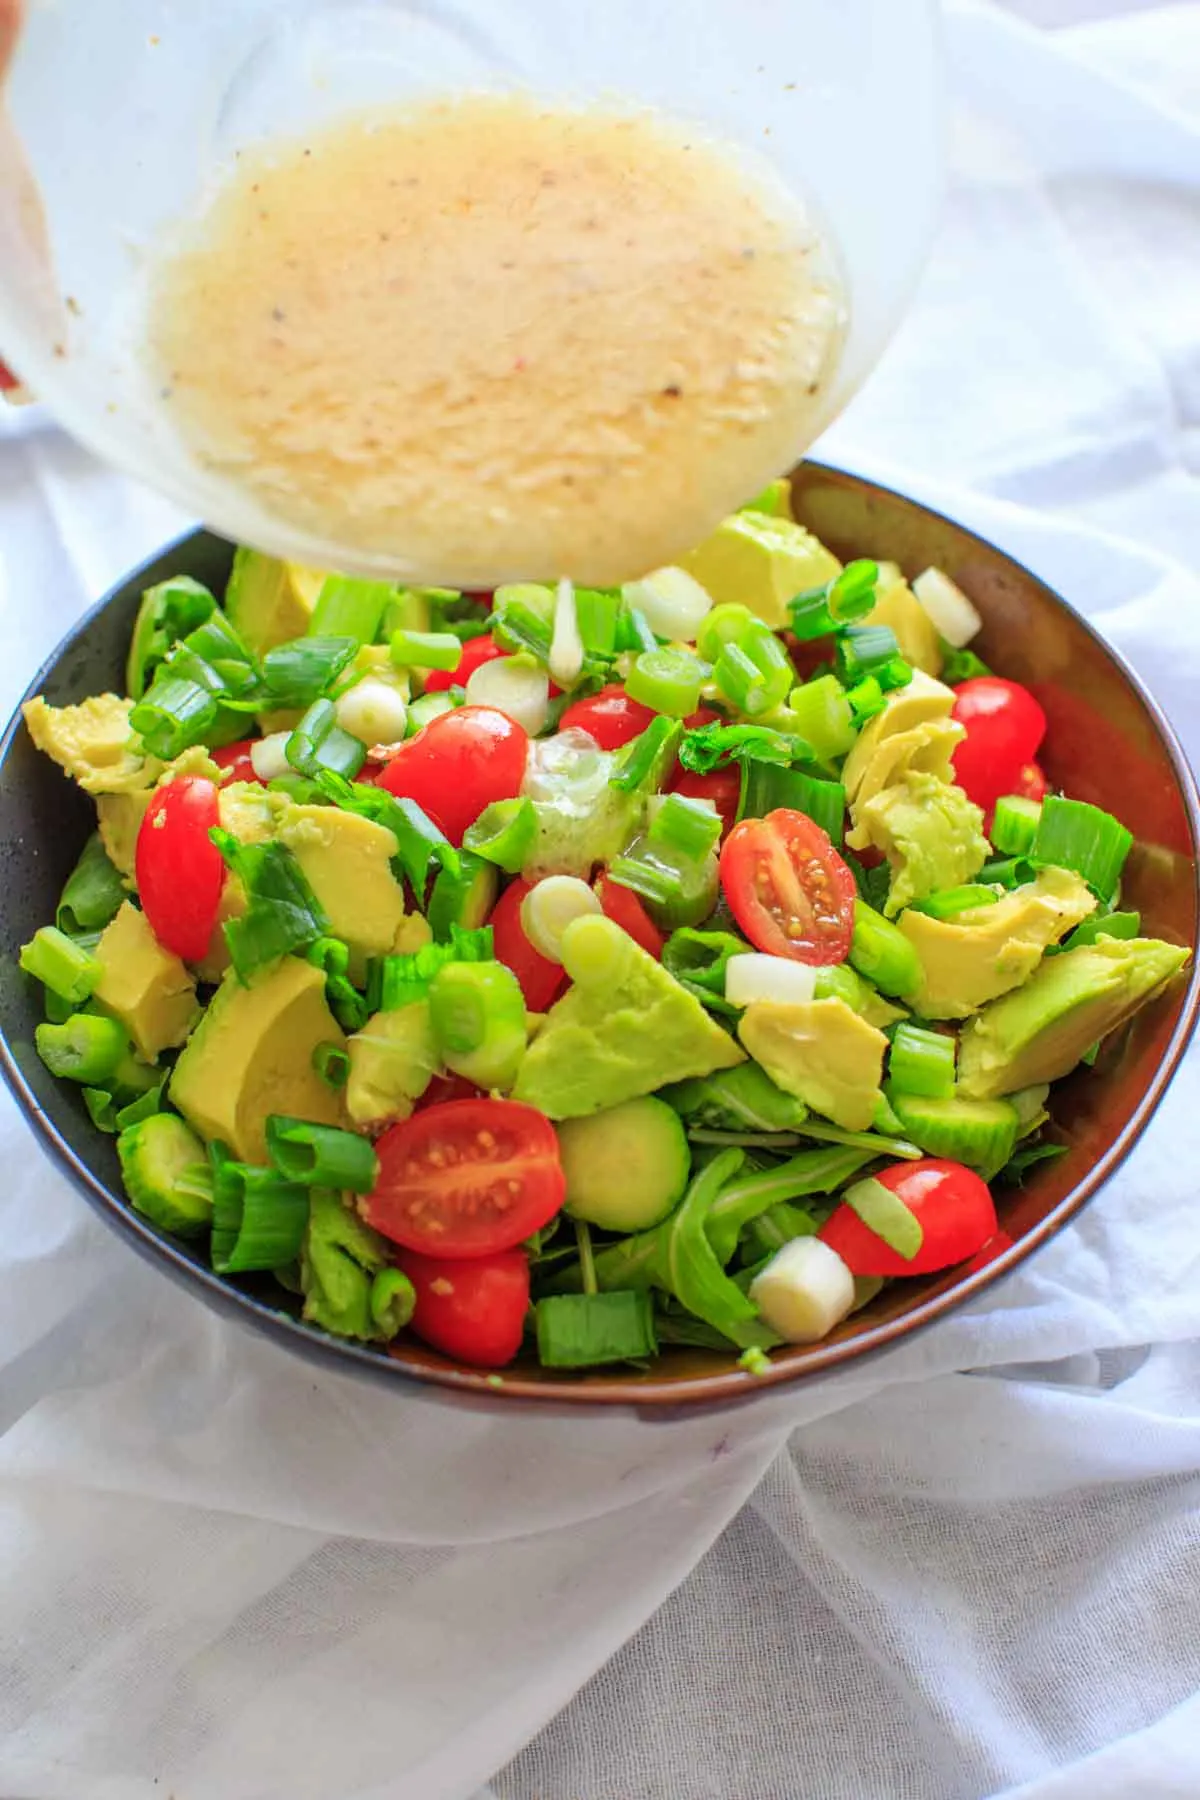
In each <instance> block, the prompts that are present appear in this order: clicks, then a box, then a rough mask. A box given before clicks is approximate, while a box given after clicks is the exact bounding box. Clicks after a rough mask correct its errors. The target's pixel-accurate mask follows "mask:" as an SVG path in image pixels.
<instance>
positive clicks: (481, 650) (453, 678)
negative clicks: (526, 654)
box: [425, 637, 508, 694]
mask: <svg viewBox="0 0 1200 1800" xmlns="http://www.w3.org/2000/svg"><path fill="white" fill-rule="evenodd" d="M507 655H508V651H507V650H502V649H501V648H500V646H499V644H497V643H495V642H494V641H493V639H491V638H490V637H474V638H468V639H467V641H466V643H465V644H464V645H463V647H462V655H461V656H460V657H459V659H458V667H457V668H454V669H430V670H429V672H428V674H427V675H426V677H425V692H426V693H427V694H444V693H445V692H446V690H447V688H452V687H465V686H466V685H467V679H468V677H469V676H471V675H473V674H474V673H475V671H476V669H479V668H482V667H483V664H484V663H486V662H494V661H495V659H496V657H498V656H507Z"/></svg>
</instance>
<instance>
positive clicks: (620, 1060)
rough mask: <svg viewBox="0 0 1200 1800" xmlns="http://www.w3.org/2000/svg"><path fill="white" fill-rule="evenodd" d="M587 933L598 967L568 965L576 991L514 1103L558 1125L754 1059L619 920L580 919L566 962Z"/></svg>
mask: <svg viewBox="0 0 1200 1800" xmlns="http://www.w3.org/2000/svg"><path fill="white" fill-rule="evenodd" d="M584 928H586V930H585V929H584ZM581 932H582V933H583V939H585V940H586V941H587V943H588V947H589V952H590V960H589V964H588V966H587V967H576V968H570V967H568V974H571V975H573V977H574V980H573V984H572V986H571V987H570V988H568V990H567V992H566V993H565V994H564V995H563V997H562V999H561V1000H558V1001H556V1002H555V1004H554V1005H553V1006H552V1007H551V1008H550V1011H549V1012H548V1013H547V1015H546V1020H545V1023H544V1025H543V1026H542V1028H541V1030H540V1031H539V1032H538V1034H537V1036H536V1037H535V1038H534V1040H533V1042H532V1043H531V1044H530V1046H529V1049H528V1050H527V1052H526V1054H525V1060H524V1062H523V1063H522V1064H521V1069H520V1073H519V1074H518V1076H517V1080H516V1085H515V1086H514V1088H513V1092H512V1097H513V1099H514V1100H523V1101H525V1102H526V1104H527V1105H529V1106H537V1107H540V1108H541V1110H542V1111H543V1112H544V1113H546V1114H547V1115H548V1116H549V1117H550V1118H552V1119H579V1118H584V1117H585V1116H586V1115H587V1114H589V1113H597V1112H602V1111H603V1110H604V1109H605V1108H606V1107H610V1106H619V1105H620V1103H621V1102H622V1101H623V1100H634V1099H636V1098H637V1097H638V1096H639V1095H641V1094H650V1093H653V1091H654V1089H655V1088H659V1087H662V1086H663V1085H664V1084H665V1083H667V1082H669V1081H686V1080H687V1078H688V1076H689V1075H708V1074H711V1072H712V1071H713V1070H714V1069H729V1068H732V1067H733V1066H734V1064H735V1063H740V1062H743V1061H744V1060H745V1058H744V1056H743V1053H742V1051H741V1050H739V1048H738V1046H737V1045H736V1044H735V1043H734V1041H733V1039H732V1038H731V1037H730V1036H729V1035H728V1034H727V1033H726V1032H724V1031H722V1030H721V1027H720V1026H719V1025H715V1024H714V1023H713V1021H712V1019H711V1018H710V1017H709V1015H708V1014H707V1013H706V1012H705V1010H704V1008H703V1007H702V1006H701V1004H700V1002H699V1001H698V1000H696V999H694V998H693V997H692V995H691V994H689V993H688V992H687V990H686V989H685V988H682V987H680V985H679V983H678V982H677V981H676V980H675V979H674V977H673V976H671V975H668V974H667V972H666V970H665V969H664V968H663V967H662V965H661V964H660V963H658V962H656V961H655V959H654V957H652V956H650V955H648V954H647V952H646V951H645V950H642V949H640V948H639V947H638V945H636V944H635V943H634V941H633V939H632V938H631V937H630V936H629V935H628V933H627V932H625V931H622V929H621V927H620V926H619V925H615V924H614V923H613V922H612V920H611V919H603V918H599V917H596V916H595V915H591V916H589V917H587V918H581V919H577V920H575V921H574V922H573V923H572V924H571V925H569V926H568V927H567V930H566V932H565V933H564V934H563V953H564V956H567V955H568V954H569V945H570V941H571V939H572V937H575V938H576V940H577V941H581V940H580V938H579V934H580V933H581Z"/></svg>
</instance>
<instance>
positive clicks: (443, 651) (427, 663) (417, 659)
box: [389, 631, 462, 670]
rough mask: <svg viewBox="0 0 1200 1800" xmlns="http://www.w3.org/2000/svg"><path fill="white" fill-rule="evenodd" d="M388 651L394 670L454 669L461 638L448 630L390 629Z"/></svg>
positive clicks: (459, 652)
mask: <svg viewBox="0 0 1200 1800" xmlns="http://www.w3.org/2000/svg"><path fill="white" fill-rule="evenodd" d="M389 650H390V654H391V659H392V661H393V663H394V664H395V665H396V667H397V668H398V669H445V670H454V669H457V667H458V665H459V663H460V662H461V661H462V640H461V638H458V637H456V636H455V634H454V633H453V632H452V631H393V633H392V636H391V640H390V644H389Z"/></svg>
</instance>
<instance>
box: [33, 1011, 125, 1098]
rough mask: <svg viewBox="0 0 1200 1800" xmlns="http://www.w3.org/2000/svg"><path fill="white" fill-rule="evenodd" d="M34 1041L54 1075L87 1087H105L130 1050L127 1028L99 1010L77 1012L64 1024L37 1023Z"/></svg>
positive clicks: (38, 1051) (39, 1053)
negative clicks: (95, 1011) (94, 1011)
mask: <svg viewBox="0 0 1200 1800" xmlns="http://www.w3.org/2000/svg"><path fill="white" fill-rule="evenodd" d="M33 1041H34V1045H35V1048H36V1049H37V1053H38V1055H39V1056H40V1057H41V1059H42V1061H43V1062H44V1063H45V1065H46V1067H47V1068H48V1069H49V1071H50V1073H51V1074H52V1075H57V1076H59V1077H60V1078H62V1079H65V1080H67V1081H78V1082H81V1083H82V1084H83V1085H84V1086H85V1087H101V1086H103V1085H104V1084H105V1083H106V1082H107V1081H108V1080H109V1079H110V1077H111V1076H113V1075H114V1074H115V1073H116V1071H117V1069H118V1067H119V1066H120V1064H121V1062H122V1060H123V1058H124V1057H125V1056H127V1055H128V1053H129V1038H128V1036H127V1034H126V1032H125V1030H124V1028H123V1027H122V1026H121V1025H118V1023H117V1021H116V1020H115V1019H106V1018H103V1017H102V1016H101V1015H100V1014H98V1013H75V1014H74V1015H73V1016H72V1017H71V1018H69V1019H67V1020H66V1021H65V1023H64V1024H62V1025H38V1026H37V1027H36V1028H35V1030H34V1033H33Z"/></svg>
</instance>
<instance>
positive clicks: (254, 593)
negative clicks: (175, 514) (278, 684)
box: [225, 544, 325, 656]
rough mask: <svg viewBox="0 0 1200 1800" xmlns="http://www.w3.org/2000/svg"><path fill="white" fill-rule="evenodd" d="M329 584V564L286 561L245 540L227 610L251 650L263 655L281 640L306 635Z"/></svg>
mask: <svg viewBox="0 0 1200 1800" xmlns="http://www.w3.org/2000/svg"><path fill="white" fill-rule="evenodd" d="M324 585H325V572H324V570H323V569H307V568H305V567H304V566H303V564H301V563H287V562H280V561H279V560H278V558H276V557H274V556H266V555H264V553H263V552H262V551H261V550H251V549H250V547H249V545H247V544H242V545H240V546H239V548H238V551H237V554H236V555H235V556H234V559H233V570H232V572H231V574H230V577H229V585H228V587H227V588H226V589H225V611H226V612H227V613H228V614H229V620H230V623H231V624H232V625H234V626H235V627H236V628H237V630H238V631H239V632H240V633H241V635H242V637H243V638H244V639H245V640H246V643H247V644H248V645H249V646H250V648H251V650H254V651H256V652H257V653H258V654H259V655H260V656H261V655H262V654H263V652H264V651H266V650H273V649H274V647H275V645H276V644H286V643H289V642H290V641H291V639H292V638H298V637H303V636H304V635H305V633H306V632H307V631H308V627H309V625H310V623H311V621H312V616H313V611H314V609H315V607H316V604H317V598H318V596H319V595H320V592H321V589H322V587H323V586H324Z"/></svg>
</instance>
